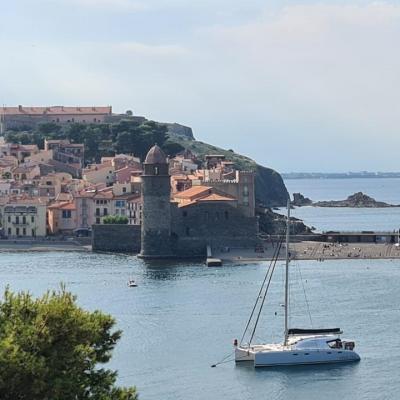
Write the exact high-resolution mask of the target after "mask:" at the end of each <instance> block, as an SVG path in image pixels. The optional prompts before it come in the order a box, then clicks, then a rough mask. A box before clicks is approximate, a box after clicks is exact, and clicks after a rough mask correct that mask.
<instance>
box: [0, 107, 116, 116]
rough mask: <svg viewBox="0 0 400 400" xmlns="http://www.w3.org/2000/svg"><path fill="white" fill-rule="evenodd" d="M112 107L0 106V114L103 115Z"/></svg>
mask: <svg viewBox="0 0 400 400" xmlns="http://www.w3.org/2000/svg"><path fill="white" fill-rule="evenodd" d="M111 113H112V107H111V106H107V107H64V106H51V107H23V106H19V107H0V114H2V115H46V114H49V115H87V114H93V115H97V114H100V115H103V114H111Z"/></svg>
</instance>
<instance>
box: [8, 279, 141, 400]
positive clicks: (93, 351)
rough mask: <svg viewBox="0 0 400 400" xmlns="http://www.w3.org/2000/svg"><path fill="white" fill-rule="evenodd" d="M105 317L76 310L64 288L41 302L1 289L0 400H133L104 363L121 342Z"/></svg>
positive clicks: (131, 393)
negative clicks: (116, 384) (103, 365)
mask: <svg viewBox="0 0 400 400" xmlns="http://www.w3.org/2000/svg"><path fill="white" fill-rule="evenodd" d="M114 325H115V321H114V319H113V318H112V317H111V316H110V315H106V314H103V313H102V312H100V311H94V312H89V311H85V310H83V309H82V308H80V307H78V305H77V304H76V297H75V296H73V295H72V294H71V293H69V292H67V291H66V290H65V288H64V287H62V288H61V290H60V291H57V292H55V291H53V292H47V293H46V294H45V295H44V296H42V297H41V298H33V297H32V295H31V294H29V293H26V292H20V293H18V294H14V293H12V292H11V291H10V290H9V289H8V288H7V289H6V291H5V293H4V296H3V299H2V301H0V398H1V399H2V400H137V394H136V390H135V388H134V387H131V388H121V387H117V386H115V381H116V378H117V373H116V372H114V371H111V370H107V369H105V368H102V367H100V366H99V364H104V363H107V362H108V361H109V360H110V358H111V354H112V351H113V349H114V347H115V345H116V343H117V342H118V340H119V339H120V337H121V332H120V331H114V332H112V329H113V327H114Z"/></svg>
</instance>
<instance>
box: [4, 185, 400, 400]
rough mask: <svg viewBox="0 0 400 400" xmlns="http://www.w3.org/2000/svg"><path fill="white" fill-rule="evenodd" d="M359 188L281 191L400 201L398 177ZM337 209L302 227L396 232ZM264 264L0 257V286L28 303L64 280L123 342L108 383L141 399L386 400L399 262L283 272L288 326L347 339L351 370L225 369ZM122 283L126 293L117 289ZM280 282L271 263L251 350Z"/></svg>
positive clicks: (389, 221) (397, 343)
mask: <svg viewBox="0 0 400 400" xmlns="http://www.w3.org/2000/svg"><path fill="white" fill-rule="evenodd" d="M368 181H369V182H367V180H362V181H361V180H353V181H352V182H351V181H350V180H342V181H335V182H334V181H333V180H332V181H331V180H329V181H328V180H324V181H322V180H316V181H311V180H304V181H303V182H300V181H294V180H293V181H287V182H286V183H287V186H288V189H289V191H290V192H292V191H300V192H301V193H303V194H304V195H306V196H308V197H310V198H312V199H314V200H327V199H331V198H332V199H341V198H344V197H347V196H348V195H349V194H351V193H354V192H356V191H363V192H365V193H367V194H369V195H371V196H373V197H375V198H376V199H377V200H382V201H387V202H391V203H400V190H399V183H400V180H397V179H395V180H393V179H392V180H383V179H379V180H377V181H375V180H371V179H369V180H368ZM318 187H319V189H318ZM343 187H344V189H343ZM340 211H341V212H343V210H334V212H333V211H332V210H327V209H322V211H321V213H320V214H317V211H313V212H314V214H313V213H312V212H311V211H310V214H309V216H308V217H307V218H309V221H313V222H314V224H316V225H318V228H319V229H321V230H322V229H325V226H326V227H330V225H329V222H330V221H331V222H332V223H333V222H334V223H335V224H336V225H335V229H336V227H338V228H337V229H358V228H357V227H358V226H364V225H357V224H361V223H362V221H364V222H363V224H365V226H370V227H372V228H374V229H375V226H380V228H379V229H396V224H398V223H399V220H398V214H396V213H394V214H392V216H391V217H390V215H387V214H385V213H386V210H378V211H379V212H378V211H377V213H376V214H365V213H364V211H363V210H356V211H358V212H359V213H360V214H357V212H356V211H354V214H348V215H347V218H342V219H340V218H339V216H340ZM391 211H392V212H395V210H394V209H391ZM324 213H325V214H324ZM324 215H325V217H324ZM350 218H353V221H354V224H355V225H356V226H355V227H353V225H352V220H349V219H350ZM396 219H397V221H396ZM383 220H385V221H386V222H383ZM377 224H381V225H377ZM267 266H268V265H267V263H263V262H260V263H255V264H254V263H253V264H234V263H233V264H226V265H224V266H223V267H219V268H207V267H206V266H205V265H204V264H203V263H201V262H188V261H185V262H169V263H148V262H145V261H143V260H140V259H137V258H136V257H134V256H130V255H111V254H95V253H78V252H76V253H75V252H70V253H63V252H46V253H34V252H21V253H17V252H9V253H1V255H0V277H1V281H0V286H1V289H4V287H5V286H6V285H9V286H10V288H11V289H12V290H16V291H18V290H29V291H30V292H31V293H33V294H34V295H38V296H39V295H41V294H43V293H44V292H45V291H46V290H49V289H50V290H52V289H57V288H59V287H60V283H64V284H65V285H66V287H67V289H68V290H70V291H72V292H73V293H75V294H76V295H77V299H78V300H77V301H78V303H79V304H80V305H81V306H82V307H84V308H86V309H90V310H95V309H100V310H102V311H104V312H106V313H110V314H112V315H113V316H114V317H115V319H116V321H117V328H118V329H122V331H123V335H122V339H121V341H120V342H119V343H118V345H117V347H116V349H115V351H114V356H113V358H112V361H111V362H110V363H109V364H108V365H107V367H109V368H112V369H115V370H118V383H119V384H120V385H136V387H137V389H138V392H139V394H140V399H141V400H147V399H150V400H155V399H157V400H159V399H163V400H200V399H201V400H204V399H210V400H214V399H215V400H219V399H221V400H225V399H226V400H247V399H248V400H250V399H251V400H253V399H271V400H278V399H279V400H280V399H282V400H286V399H288V400H289V399H290V400H292V399H296V400H298V399H299V400H314V399H315V400H316V399H318V400H320V399H324V400H331V399H332V400H334V399H335V400H336V399H343V400H345V399H352V400H353V399H354V400H359V399H360V400H361V399H365V400H366V399H368V400H376V399H393V400H394V399H398V398H399V392H400V374H399V373H398V372H397V371H398V370H399V369H400V358H399V357H398V356H397V355H398V354H399V353H400V340H398V338H397V329H398V327H399V326H400V312H399V311H400V310H399V307H400V306H399V305H400V291H399V287H400V261H399V260H332V261H325V262H317V261H296V262H294V263H292V264H291V269H290V276H291V281H290V282H291V284H290V310H291V313H290V314H291V317H290V326H291V327H292V328H295V327H314V328H318V327H340V328H341V329H343V331H344V336H343V337H344V338H348V339H354V340H355V342H356V351H357V352H358V353H359V354H360V356H361V361H360V362H358V363H352V364H343V365H325V366H297V367H289V368H283V367H280V368H261V369H254V368H253V367H252V366H251V365H235V364H234V362H232V352H233V345H232V343H233V340H234V339H235V338H239V339H240V337H241V335H242V333H243V329H244V327H245V324H246V322H247V319H248V317H249V315H250V312H251V310H252V307H253V304H254V301H255V300H256V297H257V294H258V290H259V287H260V285H261V282H262V280H263V278H264V275H265V272H266V269H267ZM130 278H134V279H135V280H136V281H137V282H138V287H136V288H129V287H128V286H127V281H128V279H130ZM283 278H284V266H283V264H282V263H279V264H278V266H277V270H276V272H275V274H274V279H273V281H272V286H271V288H270V291H269V295H268V297H267V301H266V306H265V307H264V310H263V313H262V315H261V318H260V322H259V326H258V329H257V333H256V340H257V341H258V342H266V341H274V342H280V341H282V335H283V308H282V302H283V284H284V282H283ZM223 360H224V362H223V363H220V364H218V363H219V362H220V361H223ZM213 364H217V366H216V367H214V368H212V367H211V366H212V365H213Z"/></svg>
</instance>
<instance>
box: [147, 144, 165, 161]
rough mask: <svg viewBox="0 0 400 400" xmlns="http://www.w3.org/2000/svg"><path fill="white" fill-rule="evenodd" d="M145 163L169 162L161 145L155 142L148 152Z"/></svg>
mask: <svg viewBox="0 0 400 400" xmlns="http://www.w3.org/2000/svg"><path fill="white" fill-rule="evenodd" d="M144 163H145V164H167V157H166V156H165V154H164V152H163V151H162V150H161V147H160V146H158V145H156V144H155V145H154V146H153V147H152V148H151V149H150V150H149V152H148V153H147V156H146V159H145V160H144Z"/></svg>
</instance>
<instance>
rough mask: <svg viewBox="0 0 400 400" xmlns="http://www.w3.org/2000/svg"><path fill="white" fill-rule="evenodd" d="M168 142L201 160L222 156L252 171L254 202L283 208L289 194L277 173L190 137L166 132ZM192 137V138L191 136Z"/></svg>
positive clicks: (249, 159) (233, 153) (240, 167)
mask: <svg viewBox="0 0 400 400" xmlns="http://www.w3.org/2000/svg"><path fill="white" fill-rule="evenodd" d="M168 134H169V137H170V140H171V141H173V142H175V143H179V144H180V145H181V146H182V147H184V148H185V149H189V150H190V151H191V152H192V153H194V154H195V155H197V156H198V157H199V158H202V157H203V156H204V155H206V154H223V155H225V156H226V157H227V158H228V159H229V160H231V161H233V162H234V163H235V166H236V167H237V168H238V169H242V170H252V171H255V172H256V181H255V184H256V201H257V203H258V204H259V205H263V206H267V207H275V206H285V205H286V202H287V199H288V198H289V193H288V191H287V189H286V187H285V184H284V183H283V179H282V177H281V176H280V174H279V173H278V172H276V171H275V170H273V169H271V168H267V167H264V166H262V165H259V164H257V163H256V162H255V161H254V160H252V159H251V158H249V157H246V156H242V155H240V154H237V153H235V152H234V151H233V150H225V149H222V148H220V147H216V146H213V145H211V144H207V143H204V142H200V141H198V140H195V139H191V137H190V136H183V135H177V134H174V133H173V132H171V131H169V132H168ZM192 137H193V136H192Z"/></svg>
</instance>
